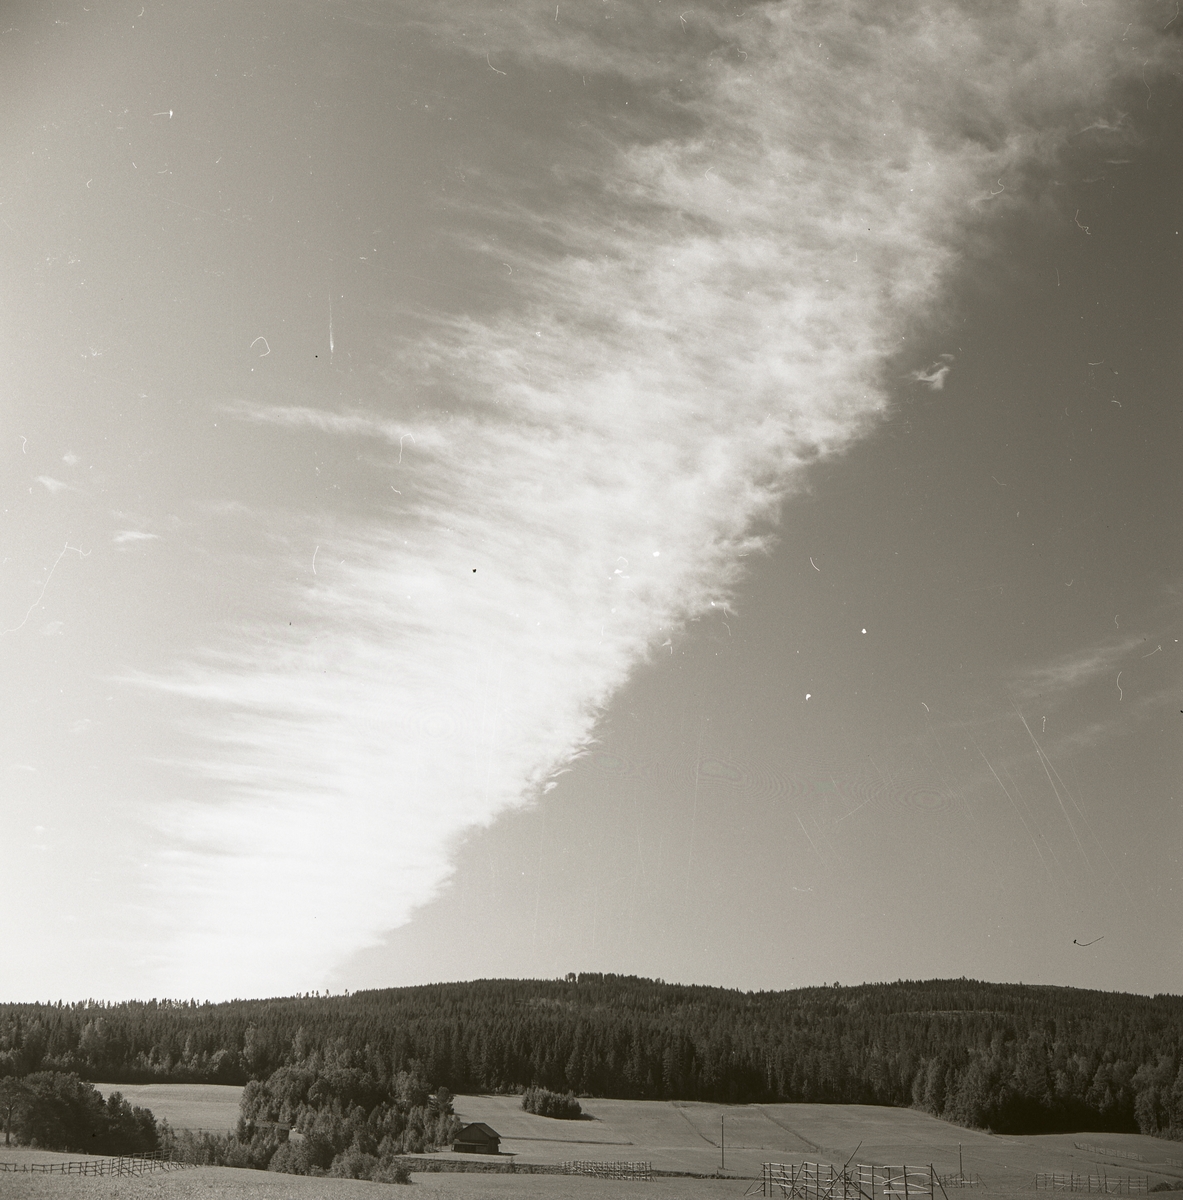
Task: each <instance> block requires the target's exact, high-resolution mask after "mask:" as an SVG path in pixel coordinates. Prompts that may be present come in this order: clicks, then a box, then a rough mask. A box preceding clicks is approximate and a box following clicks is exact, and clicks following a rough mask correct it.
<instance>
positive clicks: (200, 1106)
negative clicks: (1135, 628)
mask: <svg viewBox="0 0 1183 1200" xmlns="http://www.w3.org/2000/svg"><path fill="white" fill-rule="evenodd" d="M96 1086H97V1087H98V1088H99V1090H100V1091H101V1092H103V1094H104V1095H107V1094H109V1093H110V1092H111V1091H120V1092H122V1093H123V1095H124V1096H126V1097H127V1099H128V1100H130V1101H131V1102H132V1103H135V1104H142V1105H146V1106H147V1107H148V1108H150V1109H151V1110H152V1111H153V1112H154V1113H155V1114H156V1116H157V1117H166V1118H167V1119H168V1120H169V1122H170V1124H172V1125H173V1126H174V1127H175V1128H178V1129H180V1128H188V1129H198V1128H201V1129H207V1130H211V1131H216V1132H221V1131H224V1130H227V1129H230V1128H232V1127H233V1126H234V1124H235V1122H236V1121H237V1119H238V1101H239V1097H240V1095H241V1092H242V1089H241V1088H239V1087H227V1086H221V1085H215V1084H132V1085H121V1084H96ZM581 1103H582V1105H583V1107H584V1118H583V1119H581V1120H578V1121H558V1120H553V1119H551V1118H548V1117H539V1116H536V1115H535V1114H533V1113H527V1112H524V1111H523V1110H522V1108H521V1101H520V1098H519V1097H517V1096H457V1097H455V1105H456V1113H457V1115H458V1116H459V1117H460V1118H461V1120H464V1121H485V1122H487V1123H488V1124H489V1125H491V1126H492V1127H493V1128H494V1129H496V1130H497V1132H498V1133H500V1134H501V1137H502V1143H501V1149H502V1152H503V1156H504V1159H503V1161H505V1160H510V1161H516V1162H518V1163H522V1164H527V1163H538V1164H557V1163H560V1162H563V1161H565V1160H569V1159H585V1160H592V1161H599V1162H610V1161H616V1160H627V1161H633V1162H638V1161H647V1162H652V1164H653V1167H654V1169H655V1170H657V1171H669V1172H687V1173H690V1174H694V1175H701V1176H710V1175H714V1174H715V1173H716V1172H717V1171H718V1169H719V1165H720V1149H719V1122H720V1118H721V1117H722V1118H723V1121H724V1134H725V1139H726V1141H725V1172H724V1174H725V1176H727V1177H729V1178H722V1179H717V1180H716V1179H710V1178H702V1179H695V1178H658V1179H655V1180H654V1181H653V1182H652V1183H613V1182H608V1181H604V1180H596V1179H581V1178H574V1177H566V1176H554V1175H533V1176H531V1175H521V1174H519V1175H488V1174H453V1173H451V1172H448V1173H442V1172H441V1173H439V1174H434V1173H416V1174H415V1176H414V1178H415V1181H416V1184H417V1185H418V1187H419V1188H420V1189H421V1192H422V1193H423V1194H425V1193H427V1192H431V1193H432V1195H433V1200H435V1197H438V1200H452V1198H453V1197H454V1198H455V1200H486V1198H488V1200H501V1198H504V1200H509V1198H510V1197H515V1196H522V1197H533V1196H537V1197H538V1198H539V1200H551V1198H555V1200H557V1198H559V1197H569V1196H570V1197H579V1196H583V1195H584V1194H586V1195H587V1197H588V1198H589V1200H618V1198H623V1197H624V1196H626V1195H627V1196H630V1197H631V1196H640V1197H649V1198H650V1200H679V1198H682V1200H713V1198H714V1197H716V1196H717V1197H720V1200H721V1198H722V1197H724V1196H737V1197H738V1196H742V1195H743V1192H744V1191H745V1190H746V1188H747V1186H748V1184H749V1183H750V1181H751V1179H752V1178H758V1177H759V1175H760V1169H761V1164H763V1163H765V1162H801V1161H802V1160H813V1161H818V1162H821V1163H834V1164H835V1165H840V1164H841V1163H843V1162H845V1161H846V1160H847V1159H848V1158H849V1157H850V1156H851V1155H852V1153H854V1151H855V1147H856V1146H858V1153H857V1154H856V1155H855V1161H858V1162H864V1163H880V1164H883V1163H892V1164H900V1163H907V1164H908V1165H915V1166H921V1165H924V1164H927V1163H929V1162H931V1163H933V1164H934V1165H935V1166H936V1168H937V1170H938V1171H939V1172H941V1173H951V1172H955V1171H956V1170H957V1168H958V1144H959V1143H960V1145H961V1149H962V1156H963V1161H964V1166H965V1171H966V1173H967V1174H974V1175H979V1176H981V1177H982V1179H983V1181H984V1183H985V1185H986V1186H985V1188H983V1189H975V1190H974V1191H973V1192H967V1193H962V1195H963V1196H964V1198H965V1200H987V1198H988V1197H990V1196H992V1195H1014V1194H1015V1193H1019V1192H1024V1193H1027V1194H1029V1195H1031V1196H1032V1197H1034V1195H1035V1193H1034V1191H1033V1188H1032V1180H1033V1178H1034V1176H1035V1174H1036V1172H1038V1171H1049V1172H1050V1171H1056V1172H1075V1173H1076V1174H1094V1175H1096V1174H1101V1173H1103V1172H1106V1173H1108V1174H1109V1175H1111V1176H1116V1175H1126V1174H1132V1175H1143V1174H1145V1175H1148V1176H1149V1177H1150V1182H1151V1183H1152V1184H1153V1183H1154V1182H1156V1181H1157V1180H1159V1179H1164V1178H1165V1179H1170V1180H1172V1181H1174V1180H1183V1166H1175V1165H1173V1164H1172V1162H1171V1160H1172V1159H1176V1160H1183V1145H1180V1144H1179V1143H1176V1142H1165V1141H1161V1140H1159V1139H1156V1138H1149V1137H1143V1136H1140V1135H1137V1134H1102V1133H1077V1134H1045V1135H1038V1136H1026V1137H1003V1136H997V1135H994V1134H989V1133H982V1132H980V1131H977V1130H970V1129H961V1128H959V1127H958V1126H956V1125H950V1124H947V1123H946V1122H944V1121H940V1120H937V1119H936V1118H935V1117H931V1116H928V1115H927V1114H925V1113H920V1112H916V1111H914V1110H912V1109H899V1108H876V1107H870V1106H864V1105H850V1104H762V1105H719V1104H707V1103H694V1102H689V1101H635V1100H595V1099H585V1100H582V1101H581ZM1075 1142H1081V1143H1088V1144H1089V1145H1091V1146H1096V1147H1101V1148H1102V1149H1108V1150H1112V1151H1115V1152H1120V1154H1117V1153H1114V1154H1111V1155H1108V1156H1107V1155H1105V1154H1103V1153H1101V1154H1098V1153H1095V1152H1093V1151H1087V1150H1078V1149H1076V1147H1075V1146H1074V1143H1075ZM860 1143H861V1145H860ZM1121 1155H1139V1156H1141V1157H1140V1159H1130V1158H1125V1157H1121ZM78 1157H80V1156H79V1155H76V1154H75V1155H57V1154H51V1153H49V1152H45V1151H29V1150H17V1149H15V1148H14V1149H12V1150H10V1151H9V1152H7V1153H4V1152H2V1151H0V1160H5V1161H9V1162H22V1161H37V1162H45V1161H48V1160H50V1159H62V1158H78ZM430 1157H438V1158H439V1159H441V1160H443V1161H445V1162H454V1161H455V1159H456V1156H454V1155H452V1154H451V1153H450V1152H445V1153H441V1154H439V1155H438V1156H430ZM465 1157H468V1156H465ZM484 1161H486V1162H488V1161H489V1160H487V1159H486V1160H484ZM67 1185H68V1186H69V1187H70V1188H71V1189H73V1190H77V1189H82V1190H83V1191H85V1192H86V1194H87V1195H91V1194H93V1195H94V1196H95V1197H100V1196H102V1197H105V1196H108V1195H109V1196H124V1195H126V1196H136V1195H139V1194H140V1193H141V1192H143V1193H144V1194H145V1195H148V1194H152V1195H157V1194H159V1195H160V1196H161V1200H165V1198H166V1197H167V1196H172V1195H175V1196H176V1197H178V1200H185V1198H186V1197H188V1196H189V1195H190V1194H191V1192H192V1194H197V1192H200V1193H201V1194H202V1195H204V1196H222V1195H225V1196H232V1197H238V1196H242V1197H244V1198H245V1197H248V1196H252V1197H253V1196H256V1195H257V1196H258V1197H260V1200H266V1198H268V1197H275V1198H276V1200H279V1198H280V1197H286V1196H292V1197H305V1196H306V1197H308V1198H309V1200H313V1198H315V1197H319V1196H326V1197H331V1196H336V1195H341V1196H345V1195H346V1194H352V1189H356V1188H362V1189H364V1190H363V1191H362V1192H360V1193H358V1194H359V1195H366V1196H371V1197H375V1198H377V1197H379V1196H380V1195H383V1194H385V1192H387V1191H390V1190H391V1189H392V1187H393V1185H384V1184H383V1185H380V1184H369V1183H358V1182H352V1183H351V1182H350V1181H347V1180H312V1179H308V1180H305V1179H301V1178H299V1177H294V1176H278V1175H267V1174H266V1173H263V1172H252V1171H236V1170H231V1169H228V1168H201V1169H200V1170H198V1171H194V1172H188V1171H186V1172H182V1173H177V1174H175V1175H165V1174H160V1175H151V1176H146V1177H144V1178H142V1179H113V1180H112V1179H86V1180H82V1179H70V1180H65V1181H63V1180H61V1179H59V1178H53V1177H48V1176H28V1175H8V1176H7V1177H2V1176H0V1191H2V1192H3V1194H4V1196H5V1197H7V1196H10V1195H11V1196H14V1197H17V1196H42V1195H50V1194H54V1195H56V1194H58V1191H59V1190H60V1189H61V1188H62V1187H64V1186H67ZM342 1188H344V1189H346V1190H345V1191H342V1190H341V1189H342ZM399 1194H401V1195H403V1196H406V1195H407V1194H408V1193H407V1192H406V1190H405V1189H403V1190H401V1191H400V1193H399ZM1042 1194H1043V1193H1040V1195H1042ZM952 1200H957V1193H953V1194H952Z"/></svg>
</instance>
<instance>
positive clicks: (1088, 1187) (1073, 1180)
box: [1035, 1172, 1146, 1196]
mask: <svg viewBox="0 0 1183 1200" xmlns="http://www.w3.org/2000/svg"><path fill="white" fill-rule="evenodd" d="M1035 1187H1036V1190H1037V1191H1038V1190H1046V1191H1057V1192H1107V1193H1108V1194H1110V1195H1117V1196H1138V1195H1141V1196H1144V1195H1145V1194H1146V1176H1145V1175H1065V1174H1059V1173H1056V1172H1050V1173H1043V1174H1039V1175H1036V1176H1035Z"/></svg>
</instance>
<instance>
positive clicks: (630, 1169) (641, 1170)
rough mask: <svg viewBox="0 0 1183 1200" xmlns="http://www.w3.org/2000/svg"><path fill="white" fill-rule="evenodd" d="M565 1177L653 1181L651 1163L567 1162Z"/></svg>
mask: <svg viewBox="0 0 1183 1200" xmlns="http://www.w3.org/2000/svg"><path fill="white" fill-rule="evenodd" d="M563 1174H564V1175H590V1176H592V1177H593V1178H595V1179H632V1180H638V1179H639V1180H643V1181H644V1182H646V1183H649V1182H651V1181H652V1179H653V1164H652V1163H651V1162H565V1163H563Z"/></svg>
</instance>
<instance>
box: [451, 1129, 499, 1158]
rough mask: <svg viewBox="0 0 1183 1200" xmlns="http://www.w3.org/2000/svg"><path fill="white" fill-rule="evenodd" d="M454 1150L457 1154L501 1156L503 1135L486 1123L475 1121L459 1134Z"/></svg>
mask: <svg viewBox="0 0 1183 1200" xmlns="http://www.w3.org/2000/svg"><path fill="white" fill-rule="evenodd" d="M452 1149H453V1150H454V1151H455V1152H456V1153H457V1154H500V1153H501V1135H500V1134H499V1133H498V1132H497V1131H496V1130H495V1129H490V1128H489V1126H488V1125H486V1124H485V1123H484V1121H474V1122H473V1123H472V1124H471V1125H465V1126H464V1127H463V1128H462V1129H460V1130H459V1131H458V1132H457V1134H456V1140H455V1142H453V1143H452Z"/></svg>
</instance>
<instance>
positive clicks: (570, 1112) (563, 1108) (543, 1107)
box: [522, 1087, 583, 1121]
mask: <svg viewBox="0 0 1183 1200" xmlns="http://www.w3.org/2000/svg"><path fill="white" fill-rule="evenodd" d="M522 1107H523V1108H524V1109H525V1110H526V1112H532V1113H537V1114H538V1115H539V1116H540V1117H558V1118H559V1119H560V1120H563V1121H574V1120H576V1119H577V1118H578V1117H579V1116H581V1115H582V1113H583V1109H582V1108H580V1107H579V1101H578V1100H576V1099H575V1093H574V1092H568V1093H567V1094H566V1095H564V1094H563V1093H562V1092H552V1091H551V1090H550V1089H549V1088H544V1087H528V1088H527V1089H526V1090H525V1092H524V1093H523V1095H522Z"/></svg>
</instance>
